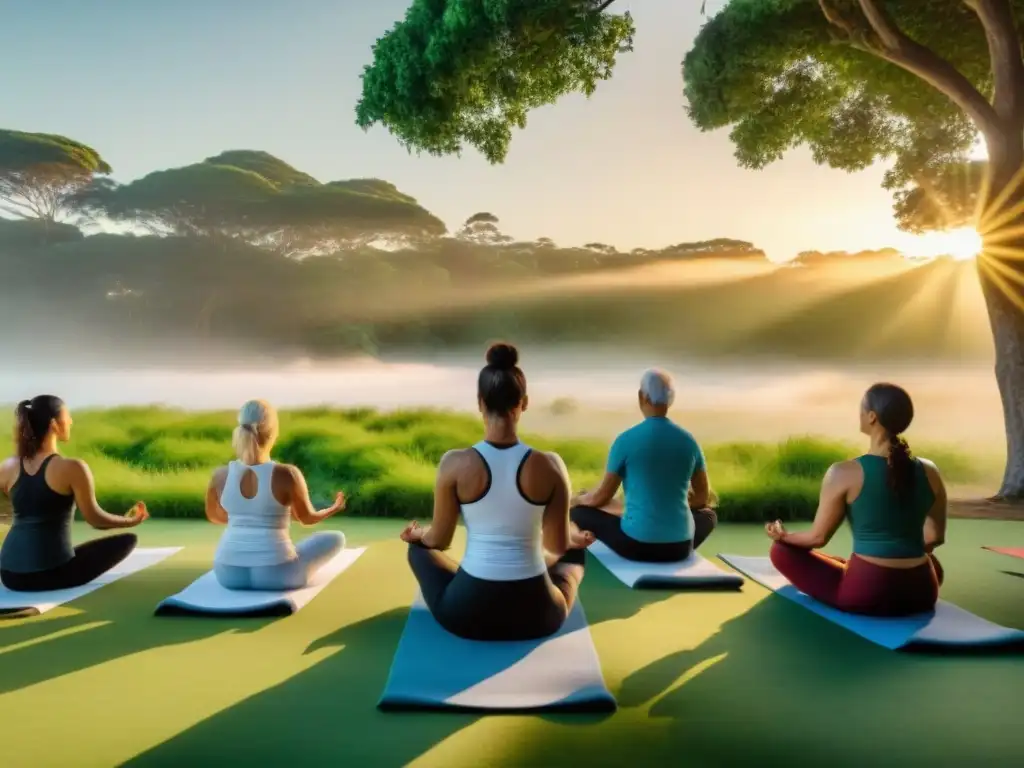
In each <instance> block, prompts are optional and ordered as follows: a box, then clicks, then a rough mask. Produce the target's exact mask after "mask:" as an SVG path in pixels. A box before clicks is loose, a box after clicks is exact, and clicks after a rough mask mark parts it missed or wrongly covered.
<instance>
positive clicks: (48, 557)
mask: <svg viewBox="0 0 1024 768" xmlns="http://www.w3.org/2000/svg"><path fill="white" fill-rule="evenodd" d="M71 425H72V421H71V413H70V412H69V411H68V408H67V406H66V405H64V402H63V401H62V400H61V399H60V398H59V397H55V396H54V395H39V396H38V397H35V398H33V399H31V400H23V401H21V402H20V403H18V408H17V410H16V412H15V426H14V442H15V446H16V449H17V455H16V456H14V457H13V458H10V459H8V460H7V461H5V462H3V464H0V490H2V491H3V492H4V493H5V494H6V495H7V496H9V497H10V499H11V507H12V508H13V513H14V517H13V521H12V524H11V528H10V530H9V531H8V532H7V537H6V538H5V539H4V542H3V546H2V547H0V582H2V583H3V585H4V586H5V587H7V589H10V590H12V591H14V592H48V591H50V590H55V589H70V588H72V587H79V586H82V585H83V584H88V583H89V582H90V581H92V580H93V579H95V578H96V577H97V576H100V575H101V574H103V573H106V572H107V571H109V570H110V569H111V568H113V567H114V566H115V565H117V564H118V563H120V562H121V561H122V560H124V559H125V558H126V557H128V555H129V554H131V552H132V550H133V549H135V545H136V544H137V543H138V540H137V538H136V536H135V534H134V533H116V534H113V535H111V536H105V537H103V538H99V539H93V540H92V541H87V542H85V543H84V544H80V545H78V546H77V547H75V546H72V544H71V523H72V521H73V520H74V517H75V506H76V505H77V506H78V509H79V510H80V511H81V513H82V517H84V518H85V521H86V522H87V523H89V525H91V526H92V527H93V528H96V529H98V530H101V531H102V530H110V529H115V528H134V527H135V526H137V525H139V524H140V523H142V522H143V521H144V520H146V519H147V518H148V517H149V512H148V511H147V510H146V505H145V504H143V503H142V502H141V501H140V502H137V503H136V504H135V506H133V507H132V508H131V509H130V510H129V511H128V514H127V515H125V516H123V517H121V516H118V515H111V514H109V513H108V512H104V511H103V509H102V508H101V507H100V505H99V503H98V502H97V501H96V487H95V483H94V482H93V477H92V472H90V471H89V465H88V464H86V463H85V462H84V461H82V460H80V459H68V458H65V457H63V456H61V455H60V453H59V452H58V448H57V446H58V443H65V442H67V441H68V439H69V438H70V437H71Z"/></svg>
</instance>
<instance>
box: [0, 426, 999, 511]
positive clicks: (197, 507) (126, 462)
mask: <svg viewBox="0 0 1024 768" xmlns="http://www.w3.org/2000/svg"><path fill="white" fill-rule="evenodd" d="M234 419H235V416H234V414H233V413H228V412H203V413H190V412H185V411H178V410H173V409H169V408H117V409H112V410H98V411H85V412H76V414H75V427H74V434H73V438H72V442H71V443H70V444H69V445H68V446H67V447H66V452H67V453H68V455H73V456H78V457H81V458H84V459H86V460H87V461H88V462H89V464H90V465H91V467H92V469H93V474H94V475H95V477H96V482H97V491H98V496H99V500H100V503H101V504H102V505H103V506H104V507H106V508H107V509H108V510H109V511H111V512H120V511H122V510H126V509H128V508H129V507H130V506H131V505H132V504H133V503H134V502H135V501H137V500H139V499H141V500H143V501H145V502H146V504H147V505H148V506H149V509H150V511H151V513H152V514H153V515H154V516H157V517H167V518H197V517H202V516H203V506H202V505H203V495H204V491H205V488H206V484H207V482H208V481H209V478H210V474H211V471H212V470H213V468H214V467H216V466H218V465H220V464H224V463H226V462H227V461H229V460H230V459H231V458H233V457H232V451H231V430H232V429H233V427H234V425H235V420H234ZM9 427H10V421H9V418H8V419H7V420H6V421H2V422H0V428H3V429H4V430H5V431H7V430H9ZM480 437H481V427H480V423H479V420H478V419H477V418H474V417H472V416H469V415H463V414H458V413H453V412H447V411H439V410H430V409H417V410H401V411H395V412H390V413H380V412H377V411H374V410H371V409H365V408H364V409H353V410H332V409H326V408H318V409H306V410H293V411H284V412H282V413H281V439H280V440H279V442H278V445H277V448H276V450H275V458H276V459H277V460H278V461H282V462H287V463H293V464H296V465H298V466H299V467H300V468H301V469H302V470H303V472H304V473H305V475H306V477H307V480H308V482H309V486H310V489H311V492H312V494H313V497H314V501H315V502H317V503H321V504H326V503H328V501H329V500H330V499H332V498H333V494H334V493H335V492H336V491H338V490H343V491H345V494H346V496H347V497H348V499H349V503H348V513H349V514H353V515H366V516H381V517H401V518H413V517H418V518H425V517H428V516H429V515H430V513H431V510H432V500H433V483H434V471H435V467H436V466H437V462H438V461H439V459H440V458H441V456H442V455H443V454H444V453H445V451H448V450H450V449H453V448H460V447H465V446H468V445H472V444H473V443H475V442H476V441H477V440H479V439H480ZM526 439H527V440H528V441H529V442H530V443H531V444H532V445H534V446H536V447H537V448H539V449H543V450H549V451H557V452H558V453H559V454H560V455H561V456H562V457H563V458H564V459H565V462H566V465H567V466H568V467H569V470H570V473H571V475H572V480H573V487H574V488H576V489H581V488H586V487H593V485H594V484H595V483H596V482H597V481H599V480H600V478H601V476H602V474H603V472H604V464H605V459H606V456H607V450H608V445H607V444H606V443H604V442H602V441H596V440H560V439H555V438H550V437H543V436H533V435H528V436H526ZM705 452H706V454H707V459H708V469H709V473H710V476H711V481H712V485H713V487H714V488H715V491H716V492H717V493H718V496H719V498H720V507H719V516H720V518H721V519H722V520H724V521H735V522H753V521H762V520H770V519H776V518H780V519H783V520H801V519H810V518H811V517H812V516H813V514H814V511H815V509H816V506H817V498H818V489H819V486H820V482H821V477H822V475H824V473H825V471H826V470H827V469H828V467H829V465H831V464H832V463H834V462H836V461H840V460H842V459H845V458H849V457H851V456H854V455H856V454H857V453H858V451H857V450H856V448H855V447H853V446H850V445H845V444H842V443H837V442H830V441H825V440H818V439H813V438H805V437H800V438H792V439H789V440H785V441H783V442H781V443H777V444H767V443H728V444H719V445H710V446H706V448H705ZM928 453H929V455H930V456H933V457H935V458H936V459H937V460H938V461H939V463H940V466H942V468H943V471H944V472H945V474H946V477H947V480H948V481H949V482H953V483H962V484H970V483H972V482H976V481H977V480H978V479H979V477H980V470H979V469H978V468H977V467H976V466H975V465H974V464H972V462H971V461H970V460H969V459H968V458H966V457H964V456H962V455H959V454H955V453H951V452H949V451H941V450H940V451H929V452H928Z"/></svg>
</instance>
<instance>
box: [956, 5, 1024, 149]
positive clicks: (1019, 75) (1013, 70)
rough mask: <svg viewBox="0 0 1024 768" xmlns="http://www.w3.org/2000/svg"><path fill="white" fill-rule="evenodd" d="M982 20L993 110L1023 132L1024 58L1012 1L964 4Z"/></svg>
mask: <svg viewBox="0 0 1024 768" xmlns="http://www.w3.org/2000/svg"><path fill="white" fill-rule="evenodd" d="M964 5H966V6H967V7H968V8H970V9H971V10H972V11H974V12H975V13H976V14H977V15H978V18H979V19H981V25H982V26H983V27H984V28H985V37H986V38H987V39H988V51H989V56H990V57H991V59H992V80H993V84H994V89H993V91H994V93H993V97H992V106H993V107H994V108H995V111H996V114H997V115H999V117H1000V118H1002V119H1003V120H1006V121H1008V122H1010V123H1011V125H1012V127H1013V129H1015V130H1017V131H1019V130H1021V128H1020V125H1021V123H1022V122H1024V58H1022V56H1021V40H1020V35H1019V34H1018V32H1017V25H1016V22H1015V20H1014V17H1013V9H1012V7H1011V5H1010V0H964Z"/></svg>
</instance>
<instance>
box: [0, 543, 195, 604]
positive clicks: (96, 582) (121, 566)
mask: <svg viewBox="0 0 1024 768" xmlns="http://www.w3.org/2000/svg"><path fill="white" fill-rule="evenodd" d="M179 551H181V547H161V548H158V549H143V548H139V549H135V550H133V551H132V553H131V554H130V555H128V557H126V558H125V559H124V560H122V561H121V562H120V563H118V564H117V565H115V566H114V567H113V568H111V569H110V570H109V571H107V572H106V573H104V574H101V575H100V576H98V577H96V578H95V579H93V580H92V581H90V582H89V583H88V584H83V585H82V586H80V587H72V588H71V589H55V590H53V591H52V592H12V591H11V590H9V589H6V588H4V587H3V586H2V585H0V617H3V615H5V614H6V615H7V618H21V617H23V616H38V615H39V614H41V613H46V612H47V611H50V610H52V609H54V608H56V607H57V606H58V605H63V604H64V603H68V602H71V601H72V600H77V599H78V598H80V597H83V596H85V595H88V594H89V593H90V592H94V591H96V590H97V589H99V588H100V587H102V586H105V585H107V584H110V583H112V582H115V581H117V580H118V579H121V578H124V577H125V576H130V575H131V574H133V573H137V572H138V571H141V570H142V569H143V568H148V567H149V566H151V565H156V564H157V563H159V562H160V561H161V560H164V559H166V558H168V557H170V556H171V555H173V554H175V553H176V552H179Z"/></svg>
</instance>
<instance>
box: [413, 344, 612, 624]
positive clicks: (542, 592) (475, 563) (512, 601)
mask: <svg viewBox="0 0 1024 768" xmlns="http://www.w3.org/2000/svg"><path fill="white" fill-rule="evenodd" d="M518 362H519V353H518V352H517V351H516V348H515V347H513V346H511V345H510V344H494V345H492V346H491V348H490V349H488V350H487V365H485V366H484V367H483V369H482V370H481V371H480V375H479V377H478V378H477V402H478V404H479V407H480V412H481V414H482V415H483V420H484V437H483V440H481V441H480V442H479V443H477V444H476V445H474V446H473V447H472V448H466V449H463V450H456V451H449V452H448V453H446V454H445V455H444V456H443V457H442V458H441V465H440V467H438V470H437V481H436V484H435V487H434V518H433V521H432V523H431V525H430V526H429V527H426V528H424V527H421V526H420V525H419V524H417V523H416V522H412V523H410V524H409V525H408V526H407V527H406V528H405V530H404V531H402V534H401V538H402V540H403V541H405V542H406V543H408V544H409V565H410V566H411V567H412V571H413V574H414V575H415V576H416V580H417V581H418V582H419V585H420V591H421V593H422V595H423V600H424V602H425V603H426V604H427V607H428V608H429V609H430V611H431V613H432V614H433V615H434V618H435V619H437V621H438V623H439V624H440V625H441V626H442V627H444V628H445V629H447V630H448V631H449V632H451V633H452V634H455V635H458V636H460V637H465V638H468V639H471V640H529V639H537V638H541V637H547V636H548V635H552V634H554V633H555V632H557V631H558V630H559V629H560V628H561V626H562V624H563V623H564V622H565V620H566V618H567V617H568V615H569V611H571V610H572V607H573V604H574V603H575V602H576V595H577V591H578V590H579V585H580V581H581V580H582V579H583V569H584V554H585V553H584V551H583V550H584V549H585V548H586V547H587V546H589V545H590V544H591V543H593V541H594V537H593V536H592V535H591V534H589V533H582V532H580V531H579V529H577V528H576V527H575V526H573V525H572V524H571V523H570V522H569V498H570V495H571V494H570V489H569V474H568V471H567V470H566V468H565V463H564V462H563V461H562V459H561V458H559V456H558V455H557V454H554V453H545V452H543V451H535V450H533V449H532V448H530V447H529V446H527V445H525V444H524V443H522V442H520V440H519V435H518V425H519V417H520V416H521V415H522V414H523V411H525V410H526V407H527V402H528V401H527V397H526V376H525V375H524V374H523V371H522V369H520V368H519V365H518ZM460 515H461V517H462V518H463V520H464V521H465V524H466V554H465V556H464V557H463V558H462V562H461V563H459V562H456V561H455V560H453V559H452V558H450V557H449V556H448V555H446V554H445V550H446V549H448V547H449V546H450V545H451V543H452V537H453V536H454V535H455V528H456V526H457V525H458V521H459V517H460Z"/></svg>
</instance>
